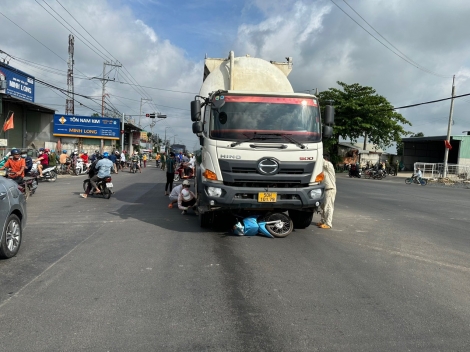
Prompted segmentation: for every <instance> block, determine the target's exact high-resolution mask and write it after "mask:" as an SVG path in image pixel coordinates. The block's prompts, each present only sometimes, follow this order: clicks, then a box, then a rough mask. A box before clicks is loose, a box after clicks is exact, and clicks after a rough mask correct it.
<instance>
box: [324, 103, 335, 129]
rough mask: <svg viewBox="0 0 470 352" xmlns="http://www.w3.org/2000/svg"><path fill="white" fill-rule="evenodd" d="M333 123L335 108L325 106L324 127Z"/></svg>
mask: <svg viewBox="0 0 470 352" xmlns="http://www.w3.org/2000/svg"><path fill="white" fill-rule="evenodd" d="M334 123H335V108H334V106H333V105H326V106H325V125H332V124H334Z"/></svg>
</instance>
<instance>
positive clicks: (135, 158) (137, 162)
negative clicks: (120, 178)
mask: <svg viewBox="0 0 470 352" xmlns="http://www.w3.org/2000/svg"><path fill="white" fill-rule="evenodd" d="M131 162H132V166H131V169H132V168H133V167H134V163H135V165H136V168H137V169H139V171H140V173H142V168H141V167H140V159H139V153H138V152H134V155H132V158H131ZM131 171H132V170H131Z"/></svg>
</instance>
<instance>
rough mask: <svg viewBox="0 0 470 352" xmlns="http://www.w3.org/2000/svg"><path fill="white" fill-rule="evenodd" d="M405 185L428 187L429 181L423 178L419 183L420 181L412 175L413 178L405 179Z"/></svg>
mask: <svg viewBox="0 0 470 352" xmlns="http://www.w3.org/2000/svg"><path fill="white" fill-rule="evenodd" d="M405 183H406V184H407V185H411V184H412V183H416V184H418V185H421V186H426V185H427V184H428V180H427V179H425V178H422V177H421V179H420V180H419V181H418V179H417V178H416V177H414V176H413V175H412V176H411V177H408V178H405Z"/></svg>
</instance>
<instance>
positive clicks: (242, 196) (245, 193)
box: [198, 180, 325, 210]
mask: <svg viewBox="0 0 470 352" xmlns="http://www.w3.org/2000/svg"><path fill="white" fill-rule="evenodd" d="M199 187H200V188H199ZM210 187H211V188H212V189H213V191H212V192H210V189H209V188H210ZM198 188H199V189H198V197H200V199H199V202H198V203H199V204H201V205H204V206H205V207H206V206H207V207H208V209H212V208H228V209H260V210H264V209H267V210H270V209H285V210H288V209H297V210H302V209H305V210H307V209H315V208H317V207H319V206H320V204H321V203H322V202H323V198H324V192H325V186H324V185H322V184H319V185H314V186H308V187H302V188H269V189H267V188H258V187H232V186H227V185H224V184H220V183H215V182H210V181H207V180H206V181H205V182H203V183H202V184H200V185H198ZM214 189H215V190H217V189H220V191H218V190H217V191H216V192H215V193H220V196H214V195H213V194H214ZM312 190H316V191H314V193H315V197H314V198H312V197H311V191H312ZM260 192H276V194H277V197H276V202H269V203H263V202H259V201H258V194H259V193H260ZM211 193H212V194H211ZM206 209H207V208H206Z"/></svg>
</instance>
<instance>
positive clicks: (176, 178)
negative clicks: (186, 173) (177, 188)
mask: <svg viewBox="0 0 470 352" xmlns="http://www.w3.org/2000/svg"><path fill="white" fill-rule="evenodd" d="M179 180H180V174H177V173H175V177H173V181H179Z"/></svg>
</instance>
